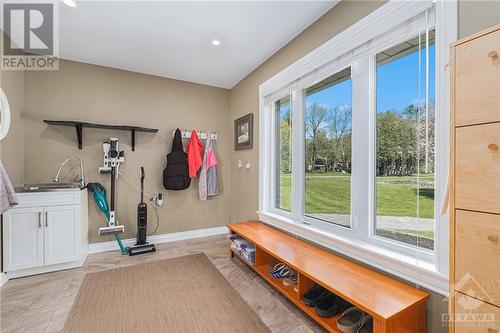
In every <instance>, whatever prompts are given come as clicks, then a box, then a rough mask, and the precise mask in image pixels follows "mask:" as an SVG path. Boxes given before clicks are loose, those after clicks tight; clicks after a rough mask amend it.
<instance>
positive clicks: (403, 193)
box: [280, 172, 434, 218]
mask: <svg viewBox="0 0 500 333" xmlns="http://www.w3.org/2000/svg"><path fill="white" fill-rule="evenodd" d="M433 180H434V177H433V176H432V175H428V176H425V177H422V176H421V177H420V181H421V182H426V183H429V184H428V185H429V187H428V188H424V189H421V190H420V193H419V194H420V195H419V196H420V214H419V216H420V217H421V218H433V215H434V188H433ZM415 182H416V177H413V176H402V177H377V215H388V216H410V217H411V216H413V217H416V216H417V213H416V210H417V190H416V187H415ZM350 200H351V185H350V175H349V174H343V173H332V172H329V173H308V174H306V212H307V213H338V214H348V213H349V210H350V205H351V204H350ZM280 206H281V208H283V209H287V210H290V208H291V176H290V175H283V176H281V190H280Z"/></svg>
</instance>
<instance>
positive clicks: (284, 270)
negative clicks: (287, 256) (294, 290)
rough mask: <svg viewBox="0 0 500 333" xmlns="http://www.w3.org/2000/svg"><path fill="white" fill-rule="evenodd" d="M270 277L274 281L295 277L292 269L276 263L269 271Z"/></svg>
mask: <svg viewBox="0 0 500 333" xmlns="http://www.w3.org/2000/svg"><path fill="white" fill-rule="evenodd" d="M269 273H270V274H271V276H272V277H273V278H275V279H281V278H285V277H290V276H292V275H297V274H296V273H295V271H294V270H293V269H291V268H290V267H288V266H287V265H285V264H283V263H277V264H276V265H274V267H273V268H272V269H270V270H269Z"/></svg>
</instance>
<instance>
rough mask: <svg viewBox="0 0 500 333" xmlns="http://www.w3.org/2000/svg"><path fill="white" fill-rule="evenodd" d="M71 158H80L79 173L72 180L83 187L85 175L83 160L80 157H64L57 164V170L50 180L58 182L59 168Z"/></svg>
mask: <svg viewBox="0 0 500 333" xmlns="http://www.w3.org/2000/svg"><path fill="white" fill-rule="evenodd" d="M71 160H80V175H78V176H76V178H75V180H74V181H75V183H80V188H84V187H85V176H84V175H83V161H82V159H81V158H80V157H69V158H67V159H65V160H64V162H62V163H61V165H60V166H59V169H58V170H57V173H56V176H55V177H54V178H53V179H52V181H53V182H54V183H59V173H61V169H62V168H63V166H64V165H65V164H66V163H67V162H68V161H71Z"/></svg>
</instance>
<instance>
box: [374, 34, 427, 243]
mask: <svg viewBox="0 0 500 333" xmlns="http://www.w3.org/2000/svg"><path fill="white" fill-rule="evenodd" d="M427 39H428V44H427V45H428V47H426V34H425V33H424V34H422V35H420V36H417V37H415V38H413V39H411V40H408V41H406V42H404V43H401V44H399V45H396V46H395V47H392V48H390V49H388V50H385V51H384V52H381V53H379V54H377V84H376V86H377V91H376V93H377V117H376V119H377V120H376V121H377V125H376V133H377V134H376V156H377V157H376V158H377V161H376V215H377V217H376V230H375V233H376V234H377V235H379V236H383V237H387V238H391V239H394V240H397V241H401V242H404V243H408V244H411V245H416V246H419V247H422V248H427V249H433V248H434V162H435V155H434V151H435V150H434V148H435V144H434V143H435V141H434V125H435V110H434V100H435V47H434V31H430V32H429V34H428V37H427ZM427 59H428V61H427Z"/></svg>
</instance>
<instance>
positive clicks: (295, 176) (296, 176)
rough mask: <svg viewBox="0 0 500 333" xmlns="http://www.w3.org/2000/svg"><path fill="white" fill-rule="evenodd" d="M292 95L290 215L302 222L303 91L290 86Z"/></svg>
mask: <svg viewBox="0 0 500 333" xmlns="http://www.w3.org/2000/svg"><path fill="white" fill-rule="evenodd" d="M291 95H292V213H293V214H294V215H295V216H296V217H297V218H299V220H300V221H303V216H304V209H305V207H304V206H305V203H304V197H305V195H304V194H305V193H304V184H305V175H304V169H305V167H304V165H305V157H304V155H305V143H304V141H305V125H304V119H305V118H304V109H305V106H304V101H305V96H304V90H303V89H302V88H301V87H299V85H298V84H297V83H294V84H292V86H291Z"/></svg>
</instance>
